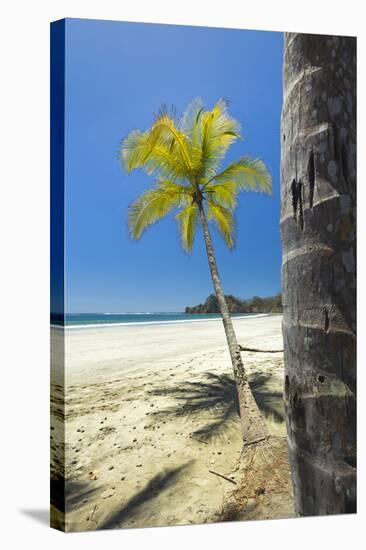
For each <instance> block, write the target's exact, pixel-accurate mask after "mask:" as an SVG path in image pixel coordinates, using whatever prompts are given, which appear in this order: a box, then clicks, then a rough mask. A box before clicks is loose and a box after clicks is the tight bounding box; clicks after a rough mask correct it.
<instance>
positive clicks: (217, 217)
mask: <svg viewBox="0 0 366 550" xmlns="http://www.w3.org/2000/svg"><path fill="white" fill-rule="evenodd" d="M207 202H208V206H207V217H208V219H209V220H210V221H213V222H214V223H215V225H216V227H217V229H218V230H219V232H220V233H221V235H222V236H223V238H224V239H225V242H226V244H227V246H228V247H229V248H232V247H233V246H234V244H235V237H234V231H235V219H234V214H233V211H232V210H231V209H230V208H225V207H224V206H222V205H221V204H218V203H216V202H214V201H211V200H209V201H207Z"/></svg>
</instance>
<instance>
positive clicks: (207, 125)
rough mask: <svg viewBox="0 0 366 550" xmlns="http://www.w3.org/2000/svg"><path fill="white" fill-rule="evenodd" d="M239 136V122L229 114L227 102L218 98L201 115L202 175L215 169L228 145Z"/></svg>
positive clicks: (210, 173)
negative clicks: (213, 104)
mask: <svg viewBox="0 0 366 550" xmlns="http://www.w3.org/2000/svg"><path fill="white" fill-rule="evenodd" d="M239 137H240V125H239V123H238V122H237V121H236V120H235V119H234V118H233V117H231V116H230V115H229V113H228V109H227V102H226V101H225V100H223V99H220V100H219V101H218V102H217V103H216V105H215V106H214V108H213V109H212V111H205V112H204V113H203V115H202V116H201V149H202V169H203V170H202V175H203V176H206V177H209V176H210V175H212V174H214V173H215V171H216V170H217V168H218V166H219V164H220V161H221V160H222V158H223V157H224V155H225V153H226V151H227V150H228V148H229V147H230V145H231V144H232V143H233V142H234V141H235V140H236V139H238V138H239Z"/></svg>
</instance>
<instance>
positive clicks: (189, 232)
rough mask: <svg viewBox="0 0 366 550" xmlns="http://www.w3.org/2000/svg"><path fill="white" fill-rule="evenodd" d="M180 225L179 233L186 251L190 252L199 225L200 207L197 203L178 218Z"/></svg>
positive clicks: (192, 204)
mask: <svg viewBox="0 0 366 550" xmlns="http://www.w3.org/2000/svg"><path fill="white" fill-rule="evenodd" d="M176 220H177V221H178V223H179V233H180V237H181V242H182V246H183V248H184V250H186V251H187V252H190V251H191V250H192V246H193V241H194V236H195V233H196V229H197V224H198V206H197V204H196V203H195V202H191V204H189V205H188V206H186V207H185V208H184V209H183V210H181V212H179V214H177V216H176Z"/></svg>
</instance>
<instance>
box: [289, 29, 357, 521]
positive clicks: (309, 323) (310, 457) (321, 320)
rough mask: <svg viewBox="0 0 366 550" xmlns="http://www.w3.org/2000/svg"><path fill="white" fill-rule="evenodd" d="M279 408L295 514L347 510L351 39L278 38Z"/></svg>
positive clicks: (350, 500) (351, 389)
mask: <svg viewBox="0 0 366 550" xmlns="http://www.w3.org/2000/svg"><path fill="white" fill-rule="evenodd" d="M283 70H284V72H283V75H284V102H283V109H282V130H281V137H282V139H281V141H282V159H281V203H282V212H281V233H282V249H283V262H282V286H283V306H284V315H283V336H284V349H285V405H286V411H287V431H288V443H289V455H290V462H291V468H292V476H293V484H294V496H295V508H296V512H297V513H298V514H299V515H320V514H341V513H346V512H354V511H355V509H356V261H355V253H356V240H355V216H356V105H355V99H356V40H355V39H354V38H350V37H340V36H318V35H309V34H293V33H286V35H285V49H284V69H283Z"/></svg>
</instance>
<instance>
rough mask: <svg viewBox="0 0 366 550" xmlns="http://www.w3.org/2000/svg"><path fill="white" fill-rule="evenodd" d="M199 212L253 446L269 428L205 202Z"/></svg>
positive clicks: (246, 436)
mask: <svg viewBox="0 0 366 550" xmlns="http://www.w3.org/2000/svg"><path fill="white" fill-rule="evenodd" d="M199 211H200V217H201V222H202V228H203V235H204V238H205V243H206V250H207V258H208V263H209V266H210V271H211V276H212V282H213V286H214V289H215V293H216V297H217V301H218V304H219V308H220V312H221V315H222V321H223V324H224V329H225V335H226V340H227V344H228V347H229V351H230V357H231V363H232V366H233V371H234V377H235V383H236V387H237V392H238V400H239V408H240V419H241V428H242V435H243V441H244V444H245V445H249V444H252V443H256V442H258V441H261V440H263V439H264V438H266V437H267V435H268V432H267V427H266V425H265V422H264V420H263V417H262V415H261V413H260V412H259V409H258V406H257V404H256V402H255V400H254V397H253V394H252V392H251V389H250V387H249V383H248V379H247V376H246V373H245V369H244V365H243V362H242V358H241V354H240V349H239V345H238V342H237V339H236V334H235V331H234V327H233V323H232V320H231V317H230V313H229V309H228V307H227V303H226V300H225V295H224V292H223V290H222V287H221V281H220V276H219V272H218V269H217V263H216V257H215V251H214V248H213V245H212V239H211V235H210V230H209V228H208V223H207V219H206V215H205V211H204V209H203V206H202V205H201V204H199Z"/></svg>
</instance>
